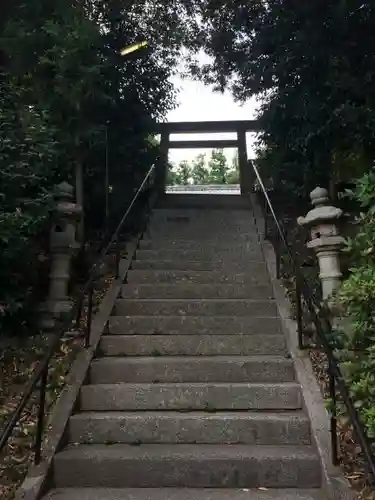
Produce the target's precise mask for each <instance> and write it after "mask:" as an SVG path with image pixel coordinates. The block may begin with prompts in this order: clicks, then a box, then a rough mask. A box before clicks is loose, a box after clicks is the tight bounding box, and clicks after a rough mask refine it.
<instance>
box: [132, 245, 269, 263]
mask: <svg viewBox="0 0 375 500" xmlns="http://www.w3.org/2000/svg"><path fill="white" fill-rule="evenodd" d="M136 260H146V261H150V260H158V261H168V260H173V261H177V262H179V261H181V260H185V261H188V262H193V261H203V262H209V261H214V262H218V263H221V264H222V265H224V264H226V263H229V264H231V263H233V261H234V260H236V261H238V262H239V264H245V263H249V264H251V265H252V266H254V265H255V264H258V266H260V265H263V266H264V259H263V254H262V252H261V249H260V247H258V246H253V247H251V248H250V249H248V250H246V251H242V250H239V249H237V248H233V249H232V250H226V251H220V252H218V251H216V250H214V249H210V248H204V249H203V248H202V249H198V250H181V249H177V250H176V249H169V250H168V249H161V250H159V249H158V250H138V251H137V253H136Z"/></svg>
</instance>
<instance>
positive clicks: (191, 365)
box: [90, 351, 294, 384]
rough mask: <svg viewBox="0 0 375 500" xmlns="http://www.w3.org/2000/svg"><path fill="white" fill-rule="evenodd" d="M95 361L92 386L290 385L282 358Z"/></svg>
mask: <svg viewBox="0 0 375 500" xmlns="http://www.w3.org/2000/svg"><path fill="white" fill-rule="evenodd" d="M154 355H155V356H156V357H140V358H139V357H137V358H134V357H133V358H126V357H117V358H114V357H108V358H101V359H96V360H94V361H93V363H92V364H91V368H90V383H91V384H116V383H118V382H135V383H170V382H177V383H182V382H183V383H186V382H227V383H232V382H256V383H265V382H292V381H293V380H294V367H293V361H292V360H291V359H286V358H284V357H282V356H192V357H189V356H181V357H180V356H167V357H164V356H160V353H159V352H158V351H155V352H154Z"/></svg>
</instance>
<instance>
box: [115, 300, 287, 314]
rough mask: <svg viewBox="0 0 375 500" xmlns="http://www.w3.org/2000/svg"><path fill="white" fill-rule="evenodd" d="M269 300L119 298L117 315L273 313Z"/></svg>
mask: <svg viewBox="0 0 375 500" xmlns="http://www.w3.org/2000/svg"><path fill="white" fill-rule="evenodd" d="M277 312H278V311H277V306H276V303H275V301H272V300H251V299H246V300H245V299H238V300H237V299H204V300H199V299H195V300H194V299H187V300H179V299H169V300H163V299H120V300H117V301H116V304H115V313H114V314H115V315H118V316H154V315H157V316H159V315H160V316H252V315H254V316H255V315H256V316H262V317H263V316H268V315H269V316H276V315H277Z"/></svg>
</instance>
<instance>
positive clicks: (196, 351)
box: [100, 329, 286, 356]
mask: <svg viewBox="0 0 375 500" xmlns="http://www.w3.org/2000/svg"><path fill="white" fill-rule="evenodd" d="M124 331H126V329H124ZM100 351H101V353H102V354H103V355H104V356H152V355H153V354H155V353H156V352H157V353H159V354H160V355H162V356H183V355H184V356H216V355H220V356H225V355H227V356H236V355H242V356H251V355H262V354H264V355H267V354H271V353H272V354H273V355H277V354H279V355H284V354H285V353H286V342H285V339H284V336H283V335H279V334H277V335H256V334H254V335H251V334H250V335H242V334H239V335H233V334H232V335H217V334H216V333H215V334H212V335H199V333H198V334H197V333H194V334H192V335H186V334H185V335H169V334H168V335H139V334H137V335H104V336H103V337H102V338H101V341H100Z"/></svg>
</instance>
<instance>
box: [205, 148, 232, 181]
mask: <svg viewBox="0 0 375 500" xmlns="http://www.w3.org/2000/svg"><path fill="white" fill-rule="evenodd" d="M208 168H209V170H210V174H209V182H210V183H211V184H226V182H227V173H228V165H227V159H226V157H225V155H224V152H223V150H222V149H214V150H212V152H211V158H210V160H209V161H208Z"/></svg>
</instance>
